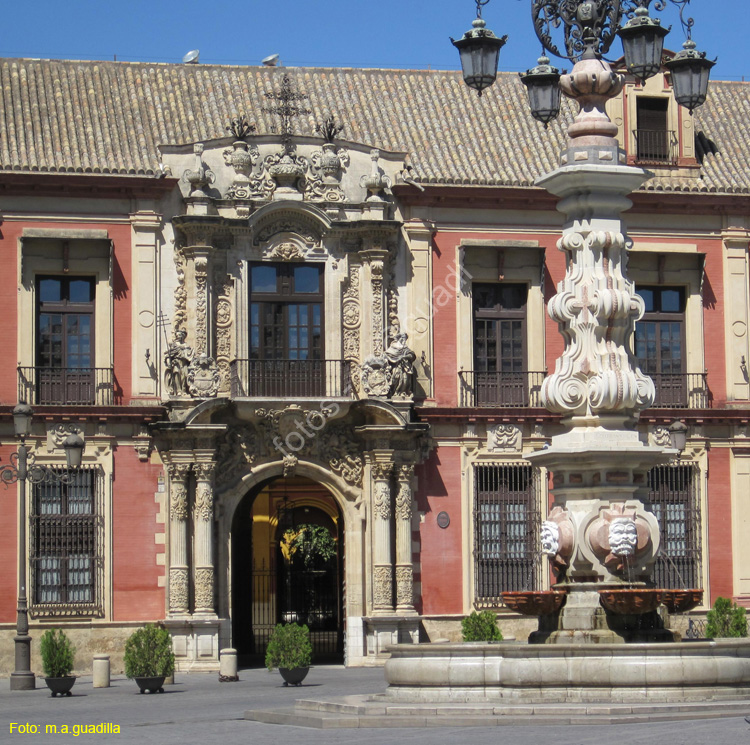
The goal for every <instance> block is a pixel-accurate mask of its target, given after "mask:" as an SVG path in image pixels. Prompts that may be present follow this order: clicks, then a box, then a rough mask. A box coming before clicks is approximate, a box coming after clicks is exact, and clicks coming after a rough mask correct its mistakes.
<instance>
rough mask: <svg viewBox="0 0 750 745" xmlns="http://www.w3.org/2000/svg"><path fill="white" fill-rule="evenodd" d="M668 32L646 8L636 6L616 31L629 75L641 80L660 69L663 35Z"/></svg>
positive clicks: (646, 78)
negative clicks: (630, 15)
mask: <svg viewBox="0 0 750 745" xmlns="http://www.w3.org/2000/svg"><path fill="white" fill-rule="evenodd" d="M668 33H669V29H668V28H664V27H663V26H662V25H661V21H659V19H658V18H651V16H649V14H648V8H646V7H640V8H636V10H635V13H634V14H633V17H632V18H631V19H630V20H629V21H628V22H627V23H626V24H625V25H624V26H623V27H622V28H621V29H620V30H619V31H618V32H617V35H618V36H619V37H620V39H622V51H623V53H624V54H625V66H626V67H627V68H628V72H629V73H630V74H631V75H633V76H634V77H635V78H637V79H638V80H641V81H643V80H648V78H651V77H653V76H654V75H656V73H657V72H659V70H661V58H662V54H663V52H664V37H665V36H666V35H667V34H668Z"/></svg>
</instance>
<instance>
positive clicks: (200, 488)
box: [193, 481, 214, 522]
mask: <svg viewBox="0 0 750 745" xmlns="http://www.w3.org/2000/svg"><path fill="white" fill-rule="evenodd" d="M193 512H194V514H195V519H196V520H205V521H206V522H210V521H211V520H213V517H214V490H213V488H212V487H211V483H210V482H209V481H197V483H196V484H195V505H194V507H193Z"/></svg>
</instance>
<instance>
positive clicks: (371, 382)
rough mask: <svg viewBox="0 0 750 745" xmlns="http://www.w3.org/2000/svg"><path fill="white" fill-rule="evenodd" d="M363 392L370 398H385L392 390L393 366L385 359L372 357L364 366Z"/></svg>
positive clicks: (366, 360)
mask: <svg viewBox="0 0 750 745" xmlns="http://www.w3.org/2000/svg"><path fill="white" fill-rule="evenodd" d="M362 390H363V391H364V392H365V393H366V394H367V395H368V396H376V397H379V398H385V397H386V396H387V395H388V391H390V390H391V366H390V365H389V364H388V360H387V359H385V357H383V356H382V355H381V356H377V355H370V356H369V357H368V358H367V359H365V362H364V364H363V365H362Z"/></svg>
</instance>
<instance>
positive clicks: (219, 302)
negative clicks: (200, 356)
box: [214, 267, 234, 393]
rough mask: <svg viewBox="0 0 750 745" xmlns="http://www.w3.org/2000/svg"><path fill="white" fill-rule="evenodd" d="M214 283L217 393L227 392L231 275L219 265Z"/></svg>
mask: <svg viewBox="0 0 750 745" xmlns="http://www.w3.org/2000/svg"><path fill="white" fill-rule="evenodd" d="M216 275H217V276H216V279H215V282H214V284H215V285H216V286H217V287H219V293H218V297H217V299H216V309H215V313H214V317H215V319H216V324H215V328H216V367H217V368H218V370H219V390H218V392H219V393H229V363H230V360H231V358H232V329H233V327H234V323H233V321H234V316H233V312H232V277H231V276H230V275H229V274H226V272H225V271H223V268H222V267H219V268H218V269H217V271H216Z"/></svg>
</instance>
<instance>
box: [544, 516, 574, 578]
mask: <svg viewBox="0 0 750 745" xmlns="http://www.w3.org/2000/svg"><path fill="white" fill-rule="evenodd" d="M541 544H542V545H541V549H542V553H543V554H544V555H545V556H547V558H548V559H549V560H550V563H551V565H552V571H553V572H554V573H555V574H556V575H560V574H564V573H565V570H566V569H567V568H568V566H570V559H571V557H572V556H573V550H574V548H575V526H574V525H573V521H572V520H571V519H570V513H569V512H568V511H567V510H566V509H564V508H562V507H560V506H559V505H556V506H555V507H553V508H552V509H551V510H550V513H549V515H548V517H547V519H546V520H545V521H544V522H543V523H542V531H541Z"/></svg>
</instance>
